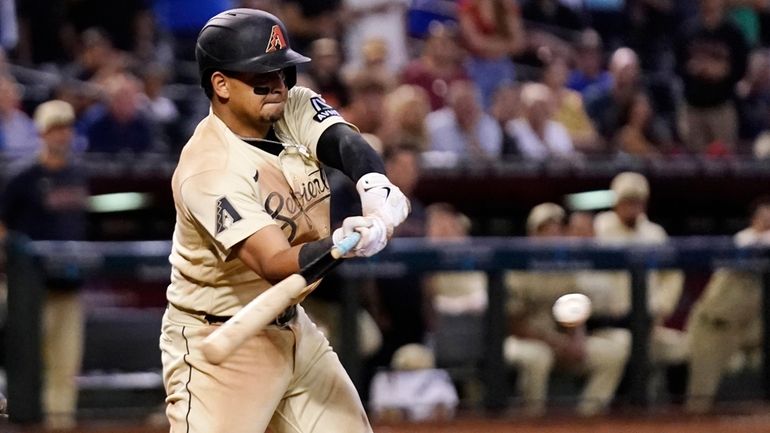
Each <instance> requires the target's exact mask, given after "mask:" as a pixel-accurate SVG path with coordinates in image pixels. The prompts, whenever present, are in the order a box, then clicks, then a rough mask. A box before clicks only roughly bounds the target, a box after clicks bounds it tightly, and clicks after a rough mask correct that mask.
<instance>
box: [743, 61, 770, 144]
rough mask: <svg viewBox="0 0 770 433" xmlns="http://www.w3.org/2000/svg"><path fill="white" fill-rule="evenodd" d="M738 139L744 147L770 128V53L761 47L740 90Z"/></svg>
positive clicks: (751, 62) (748, 69) (747, 71)
mask: <svg viewBox="0 0 770 433" xmlns="http://www.w3.org/2000/svg"><path fill="white" fill-rule="evenodd" d="M736 97H737V99H736V107H737V110H738V137H739V138H740V143H741V144H742V145H743V146H742V147H743V148H746V147H748V146H746V145H747V144H750V143H753V142H754V140H756V139H757V137H758V136H759V134H761V133H762V132H764V131H767V130H769V129H770V114H769V113H770V52H768V50H767V49H765V48H760V49H757V50H755V51H753V52H752V53H751V55H750V56H749V65H748V68H747V70H746V76H745V77H743V79H742V80H741V81H740V82H739V83H738V85H737V89H736Z"/></svg>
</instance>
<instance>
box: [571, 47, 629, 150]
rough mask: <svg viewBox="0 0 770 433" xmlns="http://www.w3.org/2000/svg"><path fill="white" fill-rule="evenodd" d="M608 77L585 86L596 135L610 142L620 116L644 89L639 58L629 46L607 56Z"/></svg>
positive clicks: (618, 126) (586, 99)
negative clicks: (609, 56) (609, 57)
mask: <svg viewBox="0 0 770 433" xmlns="http://www.w3.org/2000/svg"><path fill="white" fill-rule="evenodd" d="M609 72H610V80H609V82H600V83H597V84H596V85H593V86H591V87H589V88H587V89H586V91H585V93H584V95H585V104H586V111H587V112H588V115H589V116H591V119H592V120H593V121H594V124H595V125H596V127H597V129H598V130H599V134H601V136H602V137H603V138H604V139H605V140H606V141H607V142H611V141H612V139H613V138H614V137H615V134H617V132H618V130H619V129H620V127H621V126H622V125H621V116H622V115H623V113H624V112H625V110H626V109H627V108H628V106H629V105H630V104H631V102H632V101H633V99H634V97H635V96H636V94H637V93H638V92H639V91H640V90H643V87H642V77H641V73H640V70H639V58H638V57H637V56H636V53H635V52H634V51H633V50H631V49H630V48H625V47H624V48H619V49H617V50H616V51H615V52H614V53H613V54H612V58H611V59H610V67H609Z"/></svg>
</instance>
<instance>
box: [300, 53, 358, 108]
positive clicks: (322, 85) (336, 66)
mask: <svg viewBox="0 0 770 433" xmlns="http://www.w3.org/2000/svg"><path fill="white" fill-rule="evenodd" d="M310 58H311V59H313V61H312V62H310V66H309V67H308V69H307V71H306V74H307V76H308V77H310V79H312V80H313V83H314V85H315V87H314V88H313V90H315V91H316V92H318V93H319V94H320V95H321V96H322V97H323V98H324V100H325V101H326V102H327V103H328V104H329V105H331V106H332V107H345V106H347V105H348V102H349V95H348V93H349V92H348V87H347V85H346V84H345V83H344V82H343V79H342V76H341V75H340V67H341V66H342V54H341V53H340V46H339V43H337V41H336V40H334V39H331V38H322V39H316V40H315V41H313V43H312V44H310Z"/></svg>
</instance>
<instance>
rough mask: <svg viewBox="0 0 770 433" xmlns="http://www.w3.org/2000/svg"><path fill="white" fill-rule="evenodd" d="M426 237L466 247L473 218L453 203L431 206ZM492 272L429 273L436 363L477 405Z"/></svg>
mask: <svg viewBox="0 0 770 433" xmlns="http://www.w3.org/2000/svg"><path fill="white" fill-rule="evenodd" d="M426 215H427V219H426V238H427V242H428V244H429V245H432V246H436V247H438V248H442V247H445V248H453V247H455V248H460V249H462V248H463V245H465V244H467V241H469V240H470V233H471V221H470V219H469V218H468V217H467V216H465V215H464V214H463V213H461V212H459V211H458V210H457V209H456V208H455V207H454V206H452V205H451V204H449V203H445V202H439V203H433V204H431V205H429V206H428V207H427V208H426ZM488 284H489V278H488V276H487V273H486V272H484V271H474V270H452V271H439V272H431V273H429V274H427V275H426V276H425V278H424V280H423V285H424V288H425V291H426V296H427V298H428V300H429V302H428V332H429V341H430V342H431V343H432V346H433V348H434V353H435V356H436V363H437V365H438V366H440V367H445V368H447V369H449V370H450V371H451V372H452V377H453V379H454V381H455V383H456V384H457V386H458V389H459V391H460V393H461V395H462V397H463V399H464V400H465V401H466V402H467V404H469V405H471V406H473V405H476V404H479V403H481V397H482V395H481V392H480V390H481V381H480V379H479V377H478V366H479V364H480V362H481V361H482V359H483V353H484V351H483V345H482V338H481V337H482V335H483V334H484V318H485V313H486V311H487V304H488V296H487V286H488Z"/></svg>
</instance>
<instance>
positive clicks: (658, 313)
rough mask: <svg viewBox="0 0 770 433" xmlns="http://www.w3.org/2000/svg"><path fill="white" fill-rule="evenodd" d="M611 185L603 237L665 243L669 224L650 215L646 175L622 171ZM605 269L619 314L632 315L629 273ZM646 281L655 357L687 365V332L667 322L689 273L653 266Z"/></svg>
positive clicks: (600, 224) (661, 362)
mask: <svg viewBox="0 0 770 433" xmlns="http://www.w3.org/2000/svg"><path fill="white" fill-rule="evenodd" d="M610 190H611V191H612V193H613V194H614V196H615V205H614V207H613V209H612V210H609V211H605V212H602V213H599V214H598V215H597V216H596V219H595V220H594V231H595V233H596V239H597V241H598V242H601V243H605V244H613V245H633V244H647V245H659V244H664V243H666V241H667V240H668V234H667V233H666V230H665V229H663V227H662V226H660V225H659V224H656V223H654V222H652V221H650V220H649V218H648V217H647V203H648V200H649V197H650V185H649V182H648V181H647V178H646V177H644V176H643V175H642V174H639V173H635V172H623V173H620V174H618V175H617V176H615V178H613V179H612V182H611V184H610ZM603 274H604V276H605V277H606V278H607V281H604V284H609V285H612V286H614V287H616V288H617V290H616V293H617V295H618V296H616V297H615V305H614V309H615V312H616V314H617V316H618V318H620V317H622V316H625V315H627V314H628V313H629V312H630V309H631V276H630V274H629V273H628V272H625V271H619V272H606V273H603ZM647 281H648V286H647V287H648V289H647V290H648V299H647V301H648V302H647V305H648V310H649V314H650V316H651V320H652V329H651V333H650V335H651V338H650V361H651V362H652V363H653V364H654V365H657V366H669V365H683V363H684V362H686V359H687V345H686V344H685V334H684V333H683V332H682V331H680V330H677V329H673V328H670V327H666V326H664V322H665V321H666V320H667V319H668V318H669V317H670V316H671V315H672V314H673V313H674V310H675V308H676V306H677V304H678V303H679V298H680V296H681V294H682V290H683V287H684V274H683V273H682V272H681V271H679V270H670V269H668V270H657V271H650V272H649V274H648V280H647ZM626 319H627V317H625V318H624V319H622V320H626ZM657 371H660V370H659V369H658V370H657Z"/></svg>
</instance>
